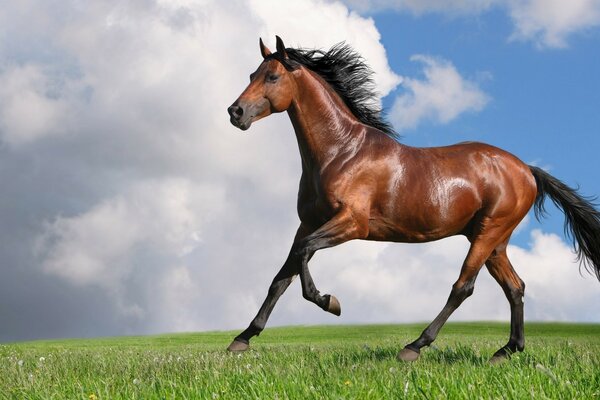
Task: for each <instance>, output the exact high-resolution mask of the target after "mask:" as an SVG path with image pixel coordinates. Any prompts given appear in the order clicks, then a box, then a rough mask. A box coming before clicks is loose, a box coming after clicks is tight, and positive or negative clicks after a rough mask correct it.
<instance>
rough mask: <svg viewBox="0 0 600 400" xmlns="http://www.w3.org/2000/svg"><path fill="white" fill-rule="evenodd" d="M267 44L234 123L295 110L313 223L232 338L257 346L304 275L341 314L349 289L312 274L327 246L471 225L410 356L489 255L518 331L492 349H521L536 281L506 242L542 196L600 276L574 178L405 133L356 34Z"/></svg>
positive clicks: (484, 149) (308, 219)
mask: <svg viewBox="0 0 600 400" xmlns="http://www.w3.org/2000/svg"><path fill="white" fill-rule="evenodd" d="M260 50H261V54H262V56H263V62H262V63H261V64H260V65H259V67H258V69H257V70H256V71H255V72H254V73H253V74H252V75H251V76H250V79H251V82H250V84H249V85H248V87H247V88H246V90H244V92H243V93H242V94H241V95H240V96H239V98H238V99H237V100H236V101H235V102H234V103H233V104H232V105H231V107H229V109H228V112H229V114H230V118H231V123H232V124H233V125H235V126H237V127H239V128H240V129H242V130H246V129H248V128H250V126H251V124H252V123H254V122H255V121H257V120H259V119H261V118H264V117H266V116H268V115H270V114H271V113H273V112H282V111H287V113H288V115H289V117H290V120H291V122H292V125H293V127H294V131H295V133H296V138H297V140H298V147H299V150H300V155H301V159H302V176H301V178H300V188H299V193H298V215H299V217H300V221H301V223H300V226H299V228H298V231H297V233H296V237H295V238H294V241H293V245H292V248H291V250H290V254H289V256H288V258H287V260H286V261H285V263H284V265H283V267H282V268H281V270H280V271H279V273H278V274H277V275H276V276H275V278H274V280H273V282H272V284H271V286H270V288H269V291H268V295H267V298H266V299H265V301H264V303H263V305H262V307H261V308H260V310H259V312H258V314H257V315H256V317H255V318H254V320H253V321H252V322H251V324H250V326H249V327H248V328H247V329H246V330H245V331H244V332H242V333H241V334H240V335H238V336H237V337H236V338H235V339H234V341H233V342H232V344H231V345H230V346H229V350H232V351H242V350H246V349H247V348H248V346H249V341H250V339H251V338H252V337H253V336H256V335H258V334H259V333H260V332H261V331H262V330H263V329H264V327H265V324H266V322H267V319H268V317H269V315H270V313H271V311H272V310H273V307H274V306H275V303H276V302H277V299H278V298H279V296H281V294H282V293H283V292H284V291H285V289H286V288H287V287H288V286H289V284H290V283H291V281H292V279H293V278H294V277H295V276H296V275H300V280H301V284H302V293H303V296H304V298H306V299H307V300H309V301H311V302H313V303H315V304H317V305H318V306H319V307H321V308H322V309H324V310H326V311H329V312H331V313H333V314H336V315H340V312H341V308H340V304H339V302H338V300H337V299H336V298H335V297H334V296H332V295H321V294H320V292H319V291H318V290H317V289H316V286H315V284H314V282H313V280H312V278H311V276H310V272H309V270H308V261H309V260H310V258H311V257H312V255H313V254H314V253H315V251H317V250H320V249H323V248H327V247H332V246H336V245H338V244H341V243H344V242H346V241H349V240H352V239H365V240H377V241H393V242H410V243H417V242H427V241H432V240H437V239H441V238H445V237H448V236H452V235H464V236H466V237H467V239H468V240H469V241H470V243H471V246H470V249H469V251H468V253H467V256H466V258H465V261H464V262H463V264H462V267H461V270H460V274H459V277H458V279H457V281H456V282H455V283H454V285H453V286H452V290H451V292H450V296H449V298H448V301H447V303H446V305H445V306H444V308H443V309H442V311H441V312H440V314H439V315H438V316H437V317H436V318H435V320H434V321H433V322H432V323H431V324H430V325H429V326H428V327H427V328H426V329H425V331H423V333H422V334H421V336H420V337H419V338H418V339H417V340H416V341H414V342H413V343H410V344H408V345H407V346H406V347H405V348H404V349H403V350H402V351H401V352H400V353H399V355H398V357H399V358H400V359H402V360H407V361H411V360H415V359H417V358H418V356H419V353H420V349H421V348H422V347H423V346H427V345H429V344H430V343H431V342H433V340H434V339H435V338H436V336H437V334H438V332H439V330H440V329H441V327H442V325H443V324H444V323H445V322H446V320H447V319H448V317H449V316H450V314H451V313H452V312H453V311H454V310H455V309H456V308H457V307H458V306H459V305H460V304H461V303H462V302H463V301H464V300H465V299H466V298H467V297H468V296H470V295H471V293H472V292H473V285H474V283H475V279H476V278H477V274H478V273H479V270H480V269H481V267H482V266H483V265H486V267H487V269H488V271H489V272H490V273H491V274H492V276H493V277H494V278H495V279H496V281H497V282H498V283H499V284H500V286H501V287H502V289H503V290H504V292H505V294H506V297H507V299H508V301H509V303H510V308H511V332H510V339H509V341H508V343H507V344H506V346H504V347H502V348H501V349H500V350H498V351H497V352H496V353H495V355H494V357H493V358H492V360H494V361H498V360H501V359H503V358H506V357H507V356H509V355H510V354H511V353H513V352H515V351H521V350H523V347H524V334H523V295H524V290H525V285H524V283H523V281H522V280H521V279H520V278H519V276H518V275H517V273H516V272H515V270H514V269H513V267H512V265H511V263H510V261H509V259H508V257H507V255H506V247H507V243H508V240H509V238H510V236H511V234H512V232H513V230H514V229H515V227H516V226H517V225H518V224H519V222H520V221H521V220H522V219H523V218H524V217H525V215H526V214H527V212H528V211H529V210H530V209H531V208H532V206H534V204H535V206H536V213H537V214H540V213H541V212H542V211H543V200H544V197H545V195H549V196H550V197H551V198H552V200H553V201H554V202H555V203H556V204H557V205H559V207H561V208H562V209H563V210H564V211H565V214H566V218H567V219H566V224H567V226H568V228H569V231H570V232H571V233H572V236H573V239H574V241H575V242H576V248H577V249H578V251H579V254H580V256H581V257H582V259H583V261H584V262H585V263H586V264H585V265H586V266H587V267H589V269H590V270H591V271H592V272H594V273H595V274H596V275H597V276H599V277H600V269H599V265H600V214H599V213H598V211H596V209H595V208H594V206H593V205H592V204H591V203H590V202H589V201H588V200H587V199H585V198H583V197H581V196H580V195H578V194H577V193H576V192H575V191H574V190H573V189H571V188H569V187H567V186H565V185H564V184H563V183H561V182H560V181H558V180H556V179H555V178H553V177H552V176H550V175H548V174H547V173H546V172H544V171H542V170H541V169H539V168H536V167H531V166H528V165H526V164H524V163H523V162H522V161H520V160H519V159H518V158H516V157H515V156H513V155H512V154H510V153H507V152H506V151H503V150H501V149H498V148H496V147H493V146H490V145H487V144H483V143H460V144H456V145H452V146H446V147H432V148H415V147H410V146H406V145H403V144H401V143H399V142H398V141H397V138H396V137H395V134H394V132H393V130H392V129H391V127H390V126H389V125H388V124H387V123H386V122H385V121H383V120H382V119H381V116H380V110H379V109H377V108H376V107H374V106H373V104H374V102H373V100H374V93H373V91H372V85H371V83H372V82H371V79H370V74H371V72H370V70H369V68H368V67H367V66H366V65H365V64H364V63H363V62H362V59H361V58H360V57H359V56H358V55H357V54H356V53H354V52H353V51H352V50H351V49H350V48H349V47H348V46H344V45H338V46H335V47H334V48H332V49H331V50H329V51H328V52H323V51H317V50H312V51H309V50H299V49H290V48H288V49H286V48H285V46H284V45H283V42H282V41H281V39H280V38H279V37H278V38H277V52H275V53H271V51H269V49H267V48H266V47H265V46H264V45H263V43H262V40H261V41H260Z"/></svg>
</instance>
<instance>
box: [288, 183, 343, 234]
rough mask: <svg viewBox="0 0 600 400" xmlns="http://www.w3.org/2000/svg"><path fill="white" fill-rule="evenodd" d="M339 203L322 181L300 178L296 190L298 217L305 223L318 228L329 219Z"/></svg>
mask: <svg viewBox="0 0 600 400" xmlns="http://www.w3.org/2000/svg"><path fill="white" fill-rule="evenodd" d="M339 207H340V203H339V201H338V200H337V199H336V196H335V195H333V193H332V191H331V188H329V187H327V186H325V185H323V183H322V181H320V180H317V181H314V180H307V179H302V180H301V183H300V189H299V191H298V217H300V221H302V222H303V223H304V224H305V225H308V226H311V227H313V228H318V227H319V226H321V225H323V224H324V223H325V222H327V221H329V220H330V219H331V218H332V217H333V216H334V215H335V213H336V211H337V210H338V209H339Z"/></svg>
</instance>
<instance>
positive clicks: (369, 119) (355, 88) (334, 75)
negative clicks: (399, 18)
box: [267, 42, 400, 140]
mask: <svg viewBox="0 0 600 400" xmlns="http://www.w3.org/2000/svg"><path fill="white" fill-rule="evenodd" d="M285 51H286V52H287V54H288V57H289V58H287V59H283V58H282V57H281V55H280V54H278V53H273V54H271V55H270V57H267V58H274V59H276V60H278V61H279V62H281V63H282V64H283V65H284V66H285V68H286V69H288V70H294V69H296V68H298V67H299V66H300V65H302V66H304V67H306V68H308V69H310V70H311V71H314V72H316V73H317V74H319V75H320V76H321V77H322V78H323V79H325V81H326V82H327V83H329V84H330V85H331V87H332V88H333V89H334V90H335V91H336V93H337V94H338V95H339V96H340V97H341V98H342V100H343V101H344V103H346V106H348V108H349V109H350V111H351V112H352V114H354V115H355V116H356V118H358V120H359V121H360V122H362V123H363V124H365V125H368V126H372V127H373V128H376V129H379V130H380V131H382V132H383V133H385V134H387V135H388V136H391V137H392V138H393V139H395V140H398V139H400V135H398V134H397V133H396V132H395V131H394V129H393V128H392V126H391V124H390V123H389V122H387V121H386V120H385V119H384V118H383V110H382V109H381V108H380V107H379V106H378V104H377V103H378V102H377V93H376V91H375V85H374V82H373V78H372V76H373V70H371V68H370V67H369V66H368V65H367V64H365V62H364V59H363V58H362V56H361V55H360V54H358V53H357V52H355V51H354V50H353V49H352V48H351V47H350V46H349V45H347V44H345V43H344V42H342V43H338V44H336V45H335V46H333V47H332V48H331V49H329V50H328V51H323V50H312V49H294V48H287V49H285Z"/></svg>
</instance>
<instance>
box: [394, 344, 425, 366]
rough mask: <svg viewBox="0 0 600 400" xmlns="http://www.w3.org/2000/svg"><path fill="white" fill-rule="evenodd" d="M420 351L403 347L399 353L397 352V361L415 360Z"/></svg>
mask: <svg viewBox="0 0 600 400" xmlns="http://www.w3.org/2000/svg"><path fill="white" fill-rule="evenodd" d="M419 355H420V353H419V352H417V351H414V350H411V349H409V348H407V347H405V348H403V349H402V350H400V353H398V357H397V358H398V361H408V362H411V361H416V360H417V358H419Z"/></svg>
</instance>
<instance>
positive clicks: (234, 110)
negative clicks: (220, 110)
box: [227, 106, 244, 118]
mask: <svg viewBox="0 0 600 400" xmlns="http://www.w3.org/2000/svg"><path fill="white" fill-rule="evenodd" d="M227 112H228V113H229V115H231V116H232V117H234V118H240V117H241V116H242V115H243V114H244V109H243V108H242V107H240V106H231V107H229V108H228V109H227Z"/></svg>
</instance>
